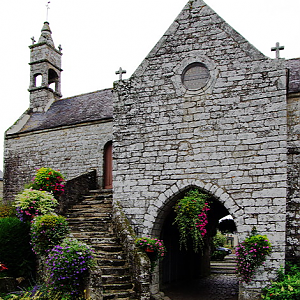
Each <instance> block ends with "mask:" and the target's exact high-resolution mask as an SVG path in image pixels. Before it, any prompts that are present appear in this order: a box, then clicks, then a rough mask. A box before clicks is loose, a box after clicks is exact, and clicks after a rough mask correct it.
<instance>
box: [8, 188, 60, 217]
mask: <svg viewBox="0 0 300 300" xmlns="http://www.w3.org/2000/svg"><path fill="white" fill-rule="evenodd" d="M57 205H58V202H57V200H56V199H54V197H53V195H51V194H50V193H48V192H46V191H37V190H32V189H26V190H24V191H23V192H22V193H20V194H18V195H17V196H16V202H15V204H14V206H15V207H16V209H17V215H18V217H19V219H20V220H21V221H28V220H32V219H33V217H35V216H38V215H44V214H48V213H52V212H54V208H55V207H56V206H57Z"/></svg>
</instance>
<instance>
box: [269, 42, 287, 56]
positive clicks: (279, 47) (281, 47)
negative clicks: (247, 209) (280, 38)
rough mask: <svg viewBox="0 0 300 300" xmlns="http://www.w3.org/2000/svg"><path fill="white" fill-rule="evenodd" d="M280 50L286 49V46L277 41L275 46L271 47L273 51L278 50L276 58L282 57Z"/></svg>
mask: <svg viewBox="0 0 300 300" xmlns="http://www.w3.org/2000/svg"><path fill="white" fill-rule="evenodd" d="M280 50H284V46H279V43H278V42H277V43H276V46H275V47H272V48H271V51H276V58H280V53H279V51H280Z"/></svg>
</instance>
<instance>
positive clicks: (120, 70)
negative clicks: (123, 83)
mask: <svg viewBox="0 0 300 300" xmlns="http://www.w3.org/2000/svg"><path fill="white" fill-rule="evenodd" d="M123 74H126V70H123V69H122V68H121V67H120V69H119V70H118V71H116V75H119V80H122V75H123Z"/></svg>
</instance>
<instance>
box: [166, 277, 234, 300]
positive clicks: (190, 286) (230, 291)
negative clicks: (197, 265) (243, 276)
mask: <svg viewBox="0 0 300 300" xmlns="http://www.w3.org/2000/svg"><path fill="white" fill-rule="evenodd" d="M238 290H239V288H238V282H237V278H236V276H235V275H232V274H213V275H211V276H209V277H207V278H204V279H199V280H197V281H196V280H195V281H192V282H189V283H186V284H182V283H181V284H180V285H178V284H177V285H176V284H175V285H173V286H169V287H168V288H166V289H164V293H165V295H166V296H168V297H169V298H170V299H171V300H237V299H238Z"/></svg>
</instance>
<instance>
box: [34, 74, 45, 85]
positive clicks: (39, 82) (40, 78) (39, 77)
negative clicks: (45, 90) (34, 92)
mask: <svg viewBox="0 0 300 300" xmlns="http://www.w3.org/2000/svg"><path fill="white" fill-rule="evenodd" d="M42 82H43V76H42V75H41V74H37V75H35V76H34V86H36V87H39V86H42Z"/></svg>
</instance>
